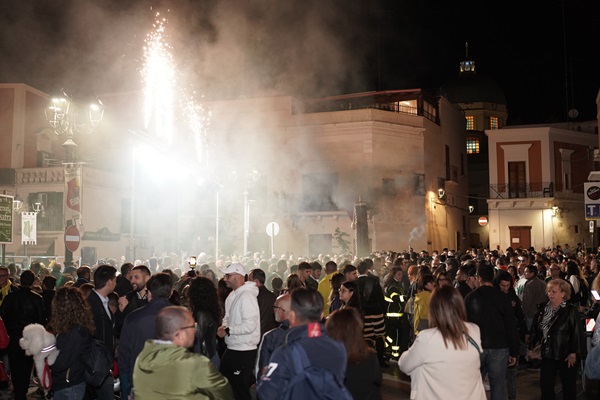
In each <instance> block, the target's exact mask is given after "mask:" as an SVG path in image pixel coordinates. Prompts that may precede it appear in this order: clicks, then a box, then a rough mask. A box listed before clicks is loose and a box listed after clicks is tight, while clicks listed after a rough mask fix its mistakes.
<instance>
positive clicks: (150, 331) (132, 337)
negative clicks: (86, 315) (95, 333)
mask: <svg viewBox="0 0 600 400" xmlns="http://www.w3.org/2000/svg"><path fill="white" fill-rule="evenodd" d="M170 305H172V304H171V303H170V302H169V299H165V298H160V297H159V298H157V299H154V300H152V301H151V302H150V303H148V305H147V306H144V307H142V308H139V309H137V310H134V311H132V312H131V313H130V314H129V315H128V316H127V318H125V323H124V324H123V330H122V331H121V339H120V340H119V348H118V353H119V354H118V355H119V357H118V358H119V373H121V374H128V375H130V376H133V366H134V364H135V359H136V358H137V356H138V355H139V354H140V352H141V351H142V349H143V348H144V343H145V342H146V340H149V339H154V338H155V335H156V329H155V328H156V316H157V315H158V313H159V312H160V310H162V309H163V308H165V307H168V306H170Z"/></svg>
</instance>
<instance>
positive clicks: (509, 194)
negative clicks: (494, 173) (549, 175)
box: [490, 182, 554, 199]
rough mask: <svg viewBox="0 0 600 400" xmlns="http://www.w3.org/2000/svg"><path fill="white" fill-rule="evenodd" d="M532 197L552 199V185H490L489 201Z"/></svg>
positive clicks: (533, 183)
mask: <svg viewBox="0 0 600 400" xmlns="http://www.w3.org/2000/svg"><path fill="white" fill-rule="evenodd" d="M532 197H554V183H552V182H529V183H521V184H503V185H490V198H491V199H525V198H532Z"/></svg>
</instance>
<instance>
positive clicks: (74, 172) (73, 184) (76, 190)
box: [65, 167, 81, 212]
mask: <svg viewBox="0 0 600 400" xmlns="http://www.w3.org/2000/svg"><path fill="white" fill-rule="evenodd" d="M79 171H80V169H79V168H78V167H75V168H72V169H69V168H67V169H65V184H66V186H67V190H66V192H67V197H66V198H65V202H66V205H67V207H69V208H70V209H71V210H75V211H77V212H81V176H80V174H79Z"/></svg>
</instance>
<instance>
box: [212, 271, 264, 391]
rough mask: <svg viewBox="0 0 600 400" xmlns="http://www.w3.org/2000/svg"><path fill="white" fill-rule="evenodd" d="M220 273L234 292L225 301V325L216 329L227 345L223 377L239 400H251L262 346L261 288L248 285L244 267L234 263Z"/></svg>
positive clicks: (252, 284) (222, 362)
mask: <svg viewBox="0 0 600 400" xmlns="http://www.w3.org/2000/svg"><path fill="white" fill-rule="evenodd" d="M221 272H222V273H223V280H224V281H225V284H226V285H227V287H229V288H231V289H233V291H232V292H231V293H229V296H227V299H226V300H225V316H224V317H223V325H222V326H220V327H219V328H218V329H217V335H218V336H219V337H221V338H225V344H226V345H227V350H225V353H223V356H222V357H221V373H222V374H223V375H225V377H226V378H227V379H228V380H229V382H230V383H231V388H232V389H233V393H234V395H235V398H236V400H250V399H251V398H252V397H251V396H250V386H252V384H253V383H254V378H255V375H254V367H255V362H256V353H257V348H258V343H259V342H260V311H259V308H258V300H257V296H258V288H257V287H256V284H255V283H254V282H246V269H245V268H244V266H243V265H242V264H239V263H233V264H231V265H230V266H228V267H227V268H225V269H224V270H222V271H221Z"/></svg>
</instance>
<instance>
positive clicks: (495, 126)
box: [490, 117, 498, 129]
mask: <svg viewBox="0 0 600 400" xmlns="http://www.w3.org/2000/svg"><path fill="white" fill-rule="evenodd" d="M490 129H498V117H490Z"/></svg>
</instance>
